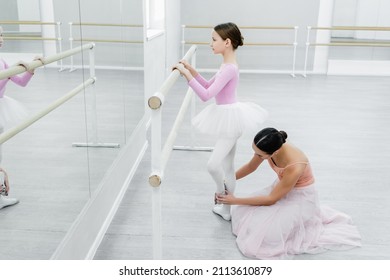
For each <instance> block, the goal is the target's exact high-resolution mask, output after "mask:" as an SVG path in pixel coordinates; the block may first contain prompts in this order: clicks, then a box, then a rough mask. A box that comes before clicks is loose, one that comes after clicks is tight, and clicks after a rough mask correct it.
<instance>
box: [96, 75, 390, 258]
mask: <svg viewBox="0 0 390 280" xmlns="http://www.w3.org/2000/svg"><path fill="white" fill-rule="evenodd" d="M389 89H390V80H389V78H388V77H341V76H309V77H308V78H306V79H305V78H302V77H297V78H292V77H289V76H287V75H259V74H242V75H241V82H240V89H239V92H240V97H241V100H250V101H254V102H256V103H258V104H260V105H262V106H263V107H264V108H266V109H268V110H269V112H270V119H269V121H268V122H267V123H265V126H273V127H276V128H278V129H281V130H285V131H286V132H287V133H288V134H289V139H290V141H291V142H293V143H294V144H295V145H297V146H298V147H300V148H301V149H303V150H304V151H305V152H306V154H307V155H308V157H309V158H310V160H311V163H312V165H313V168H314V173H315V176H316V180H317V188H318V191H319V196H320V201H321V202H322V203H324V204H327V205H329V206H332V207H334V208H336V209H338V210H340V211H343V212H345V213H347V214H349V215H350V216H352V218H353V220H354V222H355V223H356V225H357V227H358V229H359V231H360V233H361V235H362V239H363V240H362V242H363V246H362V247H361V248H356V249H352V250H348V251H328V252H326V253H323V254H318V255H306V254H304V255H299V256H296V257H295V259H314V260H316V259H325V260H326V259H336V260H343V259H390V235H389V234H388V232H389V230H390V186H389V179H390V175H389V172H388V169H389V168H390V163H389V154H390V148H389V144H388V143H390V102H389V101H390V95H389ZM184 90H185V84H184V83H183V82H182V81H181V82H179V84H178V85H177V86H176V89H175V90H174V91H173V92H172V93H171V94H170V95H169V98H168V99H167V100H168V101H167V103H166V108H165V109H164V117H163V123H164V125H163V127H164V130H163V131H164V136H166V134H167V132H166V130H168V129H170V127H171V126H172V120H173V119H174V115H175V114H176V113H177V109H178V106H179V104H180V102H181V100H182V97H183V95H184ZM198 104H199V103H198ZM203 106H205V104H200V106H199V107H198V109H199V110H200V109H201V108H202V107H203ZM251 141H252V136H249V135H245V136H243V137H242V139H240V141H239V143H238V150H237V156H236V167H237V168H238V167H239V166H240V165H242V164H244V163H245V162H246V161H247V160H249V159H250V157H251V155H252V151H251V148H250V147H251ZM176 143H177V145H188V144H190V143H191V139H190V126H189V120H188V119H187V120H185V124H184V126H183V128H182V129H181V130H180V132H179V136H178V139H177V141H176ZM196 144H197V145H200V146H212V144H213V141H212V139H205V138H204V137H202V136H199V135H196ZM209 156H210V153H207V152H188V151H187V152H185V151H173V152H172V155H171V159H170V161H169V163H168V165H167V168H166V172H165V179H164V181H163V184H162V186H161V191H162V200H163V207H162V215H163V228H162V230H163V239H162V240H163V259H186V260H191V259H206V260H210V259H246V257H244V256H243V255H242V254H241V253H240V252H239V250H238V248H237V247H236V244H235V238H234V236H233V235H232V233H231V224H230V223H229V222H226V221H224V220H222V219H221V218H219V217H218V216H216V215H214V214H213V213H212V212H211V209H212V206H213V193H214V185H213V182H212V180H211V178H210V176H209V175H208V173H207V171H206V168H205V165H206V162H207V160H208V158H209ZM149 174H150V154H149V153H148V154H147V155H146V156H145V158H144V160H143V161H142V163H141V165H140V167H139V169H138V171H137V173H136V175H135V178H134V180H133V182H132V183H131V185H130V186H129V189H128V191H127V193H126V195H125V197H124V199H123V201H122V204H121V205H120V208H119V210H118V212H117V214H116V216H115V218H114V220H113V221H112V224H111V225H110V227H109V229H108V232H107V233H106V235H105V237H104V240H103V241H102V243H101V245H100V247H99V249H98V251H97V253H96V256H95V259H152V238H151V236H152V235H151V234H152V230H153V229H152V224H151V222H152V218H151V187H150V186H149V185H148V183H147V179H148V176H149ZM274 176H275V175H274V174H273V173H272V171H270V169H269V167H268V166H266V165H264V166H262V167H261V168H260V170H259V171H257V172H256V173H255V174H252V175H251V176H250V177H247V178H245V179H243V180H241V181H239V182H238V186H237V193H240V194H243V195H244V194H245V193H249V192H252V191H253V190H255V189H257V188H263V187H266V186H268V185H269V184H271V183H272V181H273V180H274Z"/></svg>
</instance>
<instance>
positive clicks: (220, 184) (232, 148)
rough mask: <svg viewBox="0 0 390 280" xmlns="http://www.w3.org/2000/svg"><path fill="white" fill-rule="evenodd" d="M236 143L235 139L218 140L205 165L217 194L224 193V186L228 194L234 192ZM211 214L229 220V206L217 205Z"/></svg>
mask: <svg viewBox="0 0 390 280" xmlns="http://www.w3.org/2000/svg"><path fill="white" fill-rule="evenodd" d="M236 142H237V139H236V138H225V139H219V140H218V141H217V143H216V144H215V147H214V151H213V154H212V155H211V157H210V160H209V162H208V164H207V168H208V171H209V173H210V174H211V176H212V178H213V179H214V181H215V183H216V185H217V191H216V192H217V193H223V192H225V186H226V188H227V189H228V190H229V191H230V192H234V188H235V185H236V176H235V169H234V156H235V153H236ZM213 212H214V213H215V214H218V215H220V216H221V217H222V218H223V219H225V220H228V221H229V220H230V219H231V216H230V206H229V205H223V204H217V205H215V206H214V208H213Z"/></svg>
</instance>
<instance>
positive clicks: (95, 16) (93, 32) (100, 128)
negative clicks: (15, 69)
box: [0, 0, 144, 259]
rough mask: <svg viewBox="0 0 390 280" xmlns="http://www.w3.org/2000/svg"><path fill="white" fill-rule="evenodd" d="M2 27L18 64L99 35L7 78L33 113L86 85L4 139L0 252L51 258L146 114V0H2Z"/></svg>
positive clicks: (6, 55)
mask: <svg viewBox="0 0 390 280" xmlns="http://www.w3.org/2000/svg"><path fill="white" fill-rule="evenodd" d="M0 26H2V28H3V30H4V32H3V33H4V34H3V35H4V44H3V46H2V47H1V49H0V59H3V60H4V61H6V62H7V64H9V65H10V66H11V65H13V64H15V63H17V62H18V61H20V60H23V61H26V62H31V61H32V60H33V59H34V58H35V57H36V56H40V57H53V56H56V55H58V54H60V53H64V52H66V51H68V50H70V49H77V48H79V49H81V48H82V46H85V45H88V44H90V43H91V42H93V44H94V45H93V46H94V47H93V48H86V49H85V50H84V51H82V52H79V53H77V54H75V55H73V56H71V57H64V58H63V59H60V60H58V61H56V62H53V63H50V64H48V65H46V66H45V67H40V68H38V69H36V71H35V74H34V76H33V77H32V79H31V80H30V82H29V83H28V84H27V86H26V87H20V86H18V85H16V84H13V83H8V84H7V87H6V92H5V96H7V97H10V98H13V99H15V100H16V101H17V102H19V103H20V104H22V105H23V106H24V107H25V108H26V110H27V111H28V117H27V118H29V117H31V116H35V115H37V114H39V113H40V112H42V111H43V110H45V109H46V108H48V107H50V106H52V105H53V104H54V103H55V102H57V101H58V100H59V99H61V98H63V97H64V96H65V95H67V94H69V93H70V92H72V91H74V89H75V88H77V87H78V88H79V89H80V90H79V93H77V94H75V95H74V96H73V97H72V98H69V100H68V101H66V102H65V103H63V104H62V105H61V106H59V107H58V108H55V109H53V110H52V111H51V112H50V113H48V114H47V115H45V116H43V117H42V118H41V119H39V120H37V121H36V122H35V123H33V124H32V125H31V126H29V127H27V128H26V129H24V130H22V131H21V132H19V133H18V134H17V135H15V136H14V137H12V138H10V139H9V140H8V141H6V142H5V143H3V144H2V161H1V167H2V168H4V169H5V170H6V171H7V172H8V175H9V179H10V187H11V191H10V196H13V197H17V198H18V199H19V200H20V203H19V204H17V205H14V206H10V207H6V208H4V209H1V210H0V222H1V224H2V227H1V229H0V236H2V238H1V240H2V242H1V243H0V259H49V258H50V257H51V255H52V254H53V252H54V251H55V249H56V248H57V246H58V244H59V243H60V242H61V240H62V239H63V238H64V236H65V234H66V232H67V231H68V230H69V228H70V226H71V225H72V223H73V222H74V220H75V219H76V218H77V216H78V215H79V213H80V211H81V210H82V209H83V207H84V206H85V205H86V203H87V202H88V201H89V199H90V198H91V197H92V196H93V194H94V192H95V191H96V189H97V188H98V187H99V184H100V183H101V182H102V180H103V179H104V177H105V175H106V173H107V171H108V170H109V169H110V167H111V165H112V164H113V162H114V161H115V159H116V157H117V156H118V154H119V153H120V151H121V149H122V148H123V147H124V145H126V143H127V141H128V140H129V138H130V136H131V134H132V131H133V130H134V129H135V127H136V126H137V124H138V123H139V122H140V120H141V119H142V117H143V115H144V97H143V43H142V39H143V36H142V33H143V27H142V1H136V0H131V1H122V0H114V1H103V2H100V3H99V4H97V3H96V1H93V0H69V1H62V0H18V1H7V0H0ZM91 78H93V79H92V80H94V81H95V82H94V83H91V82H90V81H91ZM21 122H23V121H21ZM7 129H9V128H8V127H7V128H5V131H4V133H6V132H7ZM17 248H24V250H17Z"/></svg>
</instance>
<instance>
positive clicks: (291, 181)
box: [217, 164, 306, 206]
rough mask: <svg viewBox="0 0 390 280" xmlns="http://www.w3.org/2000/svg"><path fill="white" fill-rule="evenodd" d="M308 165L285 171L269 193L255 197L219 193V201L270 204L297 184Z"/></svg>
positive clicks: (240, 203)
mask: <svg viewBox="0 0 390 280" xmlns="http://www.w3.org/2000/svg"><path fill="white" fill-rule="evenodd" d="M305 167H306V165H301V164H297V165H294V166H291V167H289V168H288V169H286V170H285V171H284V174H283V178H282V179H281V180H280V181H279V182H278V183H277V185H276V186H275V188H274V189H273V190H272V191H271V193H270V194H269V195H261V196H254V197H243V198H240V197H235V196H234V195H233V194H231V193H227V194H225V195H223V194H222V195H217V201H218V202H220V203H223V204H230V205H232V204H236V205H251V206H270V205H273V204H275V203H276V202H278V201H279V200H280V199H282V198H283V197H284V196H286V195H287V194H288V193H289V192H290V191H291V190H292V189H293V188H294V186H295V184H296V182H297V181H298V179H299V177H300V176H301V175H302V173H303V171H304V170H305Z"/></svg>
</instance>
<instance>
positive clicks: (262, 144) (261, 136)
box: [253, 127, 287, 155]
mask: <svg viewBox="0 0 390 280" xmlns="http://www.w3.org/2000/svg"><path fill="white" fill-rule="evenodd" d="M286 139H287V133H286V132H284V131H282V130H281V131H279V130H277V129H275V128H272V127H267V128H264V129H262V130H261V131H260V132H259V133H257V134H256V136H255V138H254V139H253V142H254V143H255V145H256V147H257V148H259V149H260V150H262V151H263V152H265V153H267V154H269V155H272V154H273V153H274V152H275V151H277V150H279V148H280V147H282V145H283V144H284V143H285V142H286Z"/></svg>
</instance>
